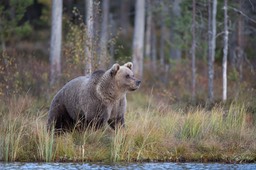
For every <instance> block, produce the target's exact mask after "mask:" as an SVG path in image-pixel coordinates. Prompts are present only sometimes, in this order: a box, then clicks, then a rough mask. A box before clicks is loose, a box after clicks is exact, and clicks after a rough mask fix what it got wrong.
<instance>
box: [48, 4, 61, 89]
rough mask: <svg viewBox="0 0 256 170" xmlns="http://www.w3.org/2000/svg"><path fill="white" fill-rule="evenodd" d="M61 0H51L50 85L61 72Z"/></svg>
mask: <svg viewBox="0 0 256 170" xmlns="http://www.w3.org/2000/svg"><path fill="white" fill-rule="evenodd" d="M61 39H62V0H52V28H51V47H50V64H51V76H50V79H51V80H50V85H54V84H55V83H56V82H57V81H58V79H59V77H60V74H61Z"/></svg>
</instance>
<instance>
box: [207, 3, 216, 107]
mask: <svg viewBox="0 0 256 170" xmlns="http://www.w3.org/2000/svg"><path fill="white" fill-rule="evenodd" d="M208 8H209V9H208V99H209V102H210V103H212V102H213V99H214V91H213V90H214V89H213V80H214V58H215V46H216V13H217V0H213V1H212V0H208Z"/></svg>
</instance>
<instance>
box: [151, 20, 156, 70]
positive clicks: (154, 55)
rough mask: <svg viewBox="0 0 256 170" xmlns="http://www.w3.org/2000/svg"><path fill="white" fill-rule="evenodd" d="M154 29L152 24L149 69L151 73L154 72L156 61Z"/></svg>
mask: <svg viewBox="0 0 256 170" xmlns="http://www.w3.org/2000/svg"><path fill="white" fill-rule="evenodd" d="M156 46H157V45H156V28H155V24H152V34H151V54H150V55H151V64H152V66H151V68H152V70H153V72H155V71H156V59H157V47H156Z"/></svg>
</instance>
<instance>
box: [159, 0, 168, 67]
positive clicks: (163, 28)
mask: <svg viewBox="0 0 256 170" xmlns="http://www.w3.org/2000/svg"><path fill="white" fill-rule="evenodd" d="M166 13H167V5H166V4H165V3H164V1H162V11H161V37H160V65H161V66H163V65H164V62H165V52H164V49H165V48H164V47H165V37H166V25H165V15H166Z"/></svg>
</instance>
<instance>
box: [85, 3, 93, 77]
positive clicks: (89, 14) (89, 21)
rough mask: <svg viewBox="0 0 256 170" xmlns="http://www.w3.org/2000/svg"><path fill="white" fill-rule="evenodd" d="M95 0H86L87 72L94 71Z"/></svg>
mask: <svg viewBox="0 0 256 170" xmlns="http://www.w3.org/2000/svg"><path fill="white" fill-rule="evenodd" d="M93 20H94V19H93V0H86V25H87V31H86V33H87V36H86V37H87V39H86V44H85V59H86V64H85V74H91V73H92V58H93V49H92V48H93V46H92V45H93Z"/></svg>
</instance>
